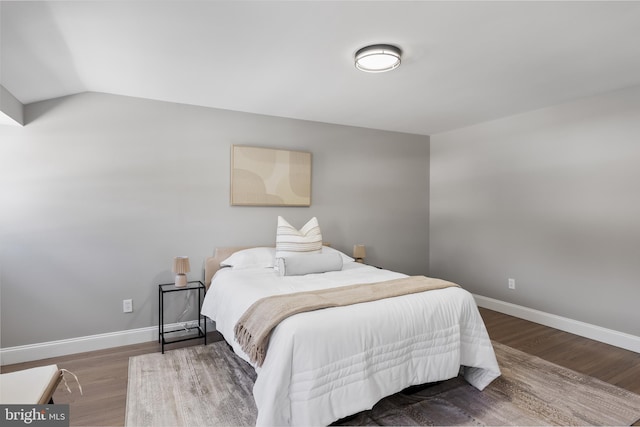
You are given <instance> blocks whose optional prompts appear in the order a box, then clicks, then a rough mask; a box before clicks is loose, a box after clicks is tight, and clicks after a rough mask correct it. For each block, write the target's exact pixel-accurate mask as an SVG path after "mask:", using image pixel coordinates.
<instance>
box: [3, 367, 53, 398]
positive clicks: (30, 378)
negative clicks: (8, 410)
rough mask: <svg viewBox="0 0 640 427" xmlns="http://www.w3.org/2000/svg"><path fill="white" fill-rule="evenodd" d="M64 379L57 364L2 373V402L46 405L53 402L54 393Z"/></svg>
mask: <svg viewBox="0 0 640 427" xmlns="http://www.w3.org/2000/svg"><path fill="white" fill-rule="evenodd" d="M60 380H62V371H61V370H60V369H58V366H57V365H48V366H41V367H38V368H31V369H24V370H22V371H16V372H9V373H8V374H1V375H0V403H1V404H3V405H12V404H18V405H20V404H22V405H31V404H33V405H44V404H47V403H53V393H54V392H55V391H56V387H58V384H60Z"/></svg>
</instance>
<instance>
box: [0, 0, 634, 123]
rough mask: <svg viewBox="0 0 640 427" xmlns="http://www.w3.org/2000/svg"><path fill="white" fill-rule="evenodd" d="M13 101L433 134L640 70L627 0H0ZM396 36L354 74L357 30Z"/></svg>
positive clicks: (617, 83) (5, 73)
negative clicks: (202, 109)
mask: <svg viewBox="0 0 640 427" xmlns="http://www.w3.org/2000/svg"><path fill="white" fill-rule="evenodd" d="M0 18H1V45H0V48H1V51H0V54H1V56H0V61H1V62H0V66H1V68H0V83H1V84H2V85H3V86H5V88H6V89H8V90H9V91H10V92H11V93H12V94H13V95H14V96H15V97H16V98H18V99H19V100H20V101H21V102H22V103H25V104H27V103H31V102H35V101H40V100H44V99H48V98H54V97H59V96H63V95H69V94H73V93H78V92H84V91H95V92H106V93H112V94H119V95H128V96H135V97H141V98H149V99H156V100H163V101H171V102H178V103H185V104H193V105H201V106H207V107H215V108H223V109H230V110H238V111H247V112H253V113H261V114H268V115H274V116H283V117H292V118H298V119H306V120H314V121H321V122H329V123H339V124H346V125H354V126H363V127H369V128H376V129H386V130H393V131H402V132H410V133H417V134H426V135H430V134H435V133H439V132H443V131H447V130H451V129H456V128H460V127H464V126H468V125H471V124H474V123H479V122H483V121H487V120H492V119H495V118H498V117H504V116H508V115H512V114H517V113H520V112H524V111H529V110H533V109H537V108H541V107H545V106H549V105H554V104H558V103H562V102H566V101H569V100H572V99H576V98H581V97H585V96H591V95H595V94H598V93H603V92H608V91H612V90H617V89H621V88H624V87H629V86H634V85H640V2H612V1H602V2H595V1H594V2H482V1H471V2H426V1H425V2H420V1H413V2H401V1H373V2H363V1H342V2H330V1H317V2H311V1H284V2H275V1H255V2H249V1H184V0H181V1H162V2H159V1H86V2H80V1H45V2H37V1H25V2H23V1H20V2H9V1H2V2H1V3H0ZM373 43H391V44H396V45H398V46H400V47H401V48H402V49H403V51H404V55H403V63H402V65H401V66H400V68H399V69H397V70H395V71H393V72H390V73H383V74H366V73H363V72H360V71H358V70H356V69H355V67H354V66H353V59H352V58H353V54H354V53H355V51H356V50H358V49H359V48H361V47H362V46H365V45H367V44H373Z"/></svg>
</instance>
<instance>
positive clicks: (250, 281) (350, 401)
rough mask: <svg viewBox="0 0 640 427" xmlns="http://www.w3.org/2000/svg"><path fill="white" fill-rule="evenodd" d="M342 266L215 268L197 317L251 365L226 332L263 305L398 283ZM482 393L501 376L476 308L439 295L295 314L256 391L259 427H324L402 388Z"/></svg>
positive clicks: (465, 299) (367, 269)
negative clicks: (452, 384) (318, 269)
mask: <svg viewBox="0 0 640 427" xmlns="http://www.w3.org/2000/svg"><path fill="white" fill-rule="evenodd" d="M404 276H405V275H403V274H400V273H394V272H391V271H388V270H380V269H377V268H375V267H371V266H367V265H363V264H358V263H354V262H351V263H345V265H344V267H343V270H342V271H336V272H328V273H322V274H310V275H306V276H287V277H281V276H278V275H277V274H276V273H275V272H274V271H273V270H272V269H270V268H260V269H258V268H253V269H245V270H233V269H231V268H224V269H222V270H220V271H218V272H217V273H216V275H215V277H214V279H213V281H212V284H211V287H210V289H209V291H208V292H207V294H206V297H205V300H204V304H203V307H202V314H204V315H205V316H207V317H209V318H211V319H212V320H214V321H215V322H216V328H217V329H218V331H220V332H221V333H222V335H223V336H224V338H225V339H226V340H227V342H228V343H230V344H231V345H232V346H233V349H234V350H235V352H236V353H237V354H238V355H239V356H240V357H242V358H243V359H245V360H247V361H249V358H248V356H247V355H246V354H245V353H244V352H243V351H242V349H241V348H240V346H239V345H238V343H237V342H236V341H235V338H234V334H233V328H234V326H235V324H236V322H237V321H238V319H239V318H240V316H241V315H242V314H243V313H244V311H245V310H246V309H247V308H249V306H250V305H251V304H253V303H254V302H255V301H257V300H258V299H260V298H263V297H266V296H269V295H274V294H282V293H289V292H299V291H305V290H315V289H324V288H331V287H336V286H344V285H349V284H356V283H372V282H377V281H383V280H390V279H396V278H399V277H404ZM460 366H464V367H465V368H464V375H465V378H466V379H467V381H468V382H469V383H471V384H472V385H473V386H475V387H476V388H478V389H480V390H482V389H484V387H486V386H487V385H488V384H489V383H490V382H491V381H493V380H494V379H495V378H496V377H498V376H499V375H500V370H499V368H498V364H497V362H496V358H495V355H494V352H493V347H492V346H491V341H490V339H489V336H488V334H487V331H486V329H485V326H484V323H483V321H482V318H481V317H480V314H479V312H478V309H477V307H476V304H475V301H474V300H473V297H472V296H471V294H470V293H468V292H467V291H465V290H463V289H461V288H446V289H440V290H435V291H429V292H423V293H419V294H412V295H406V296H401V297H395V298H389V299H385V300H380V301H374V302H370V303H365V304H356V305H351V306H347V307H336V308H329V309H324V310H318V311H313V312H308V313H301V314H297V315H295V316H292V317H290V318H288V319H286V320H284V321H283V322H281V323H280V325H279V326H278V327H277V328H276V329H274V331H273V334H272V336H271V340H270V342H269V349H268V351H267V357H266V359H265V361H264V364H263V365H262V367H261V368H256V371H257V372H258V377H257V380H256V383H255V386H254V389H253V394H254V397H255V400H256V405H257V407H258V420H257V424H258V425H327V424H329V423H331V422H333V421H335V420H337V419H340V418H343V417H345V416H348V415H351V414H355V413H357V412H359V411H362V410H365V409H369V408H371V407H372V406H373V405H374V404H375V403H376V402H378V401H379V400H380V399H382V398H383V397H385V396H389V395H391V394H393V393H396V392H398V391H400V390H402V389H404V388H406V387H408V386H411V385H417V384H423V383H428V382H433V381H440V380H445V379H449V378H453V377H455V376H457V375H458V373H459V369H460Z"/></svg>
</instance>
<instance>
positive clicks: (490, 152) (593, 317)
mask: <svg viewBox="0 0 640 427" xmlns="http://www.w3.org/2000/svg"><path fill="white" fill-rule="evenodd" d="M430 171H431V184H430V185H431V189H430V248H429V250H430V272H431V274H432V275H434V276H439V277H443V278H446V279H450V280H454V281H457V282H459V283H461V284H462V285H464V287H466V288H467V289H469V290H470V291H472V292H474V293H476V294H479V295H483V296H487V297H491V298H495V299H498V300H502V301H507V302H512V303H515V304H519V305H522V306H526V307H530V308H534V309H538V310H542V311H545V312H548V313H553V314H557V315H560V316H564V317H568V318H571V319H575V320H580V321H584V322H587V323H591V324H595V325H599V326H602V327H605V328H611V329H614V330H618V331H622V332H626V333H630V334H633V335H636V336H640V314H638V313H639V311H638V301H640V88H633V89H629V90H624V91H620V92H615V93H610V94H606V95H602V96H599V97H594V98H589V99H584V100H581V101H579V102H573V103H570V104H565V105H559V106H554V107H549V108H545V109H541V110H538V111H534V112H530V113H527V114H522V115H517V116H513V117H509V118H504V119H501V120H496V121H492V122H488V123H484V124H480V125H477V126H472V127H469V128H465V129H460V130H456V131H453V132H448V133H443V134H439V135H433V136H432V137H431V168H430ZM508 278H515V279H516V289H515V290H508V289H507V279H508Z"/></svg>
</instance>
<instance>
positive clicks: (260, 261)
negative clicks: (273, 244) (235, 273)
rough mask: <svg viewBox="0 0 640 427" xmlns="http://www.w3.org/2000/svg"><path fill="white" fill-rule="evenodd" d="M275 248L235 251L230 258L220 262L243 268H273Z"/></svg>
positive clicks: (224, 265)
mask: <svg viewBox="0 0 640 427" xmlns="http://www.w3.org/2000/svg"><path fill="white" fill-rule="evenodd" d="M275 258H276V249H275V248H266V247H259V248H250V249H243V250H241V251H238V252H234V253H233V254H232V255H231V256H230V257H229V258H227V259H225V260H224V261H222V262H221V263H220V266H221V267H232V268H235V269H238V270H240V269H243V268H262V267H264V268H272V267H273V266H274V265H275Z"/></svg>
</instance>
